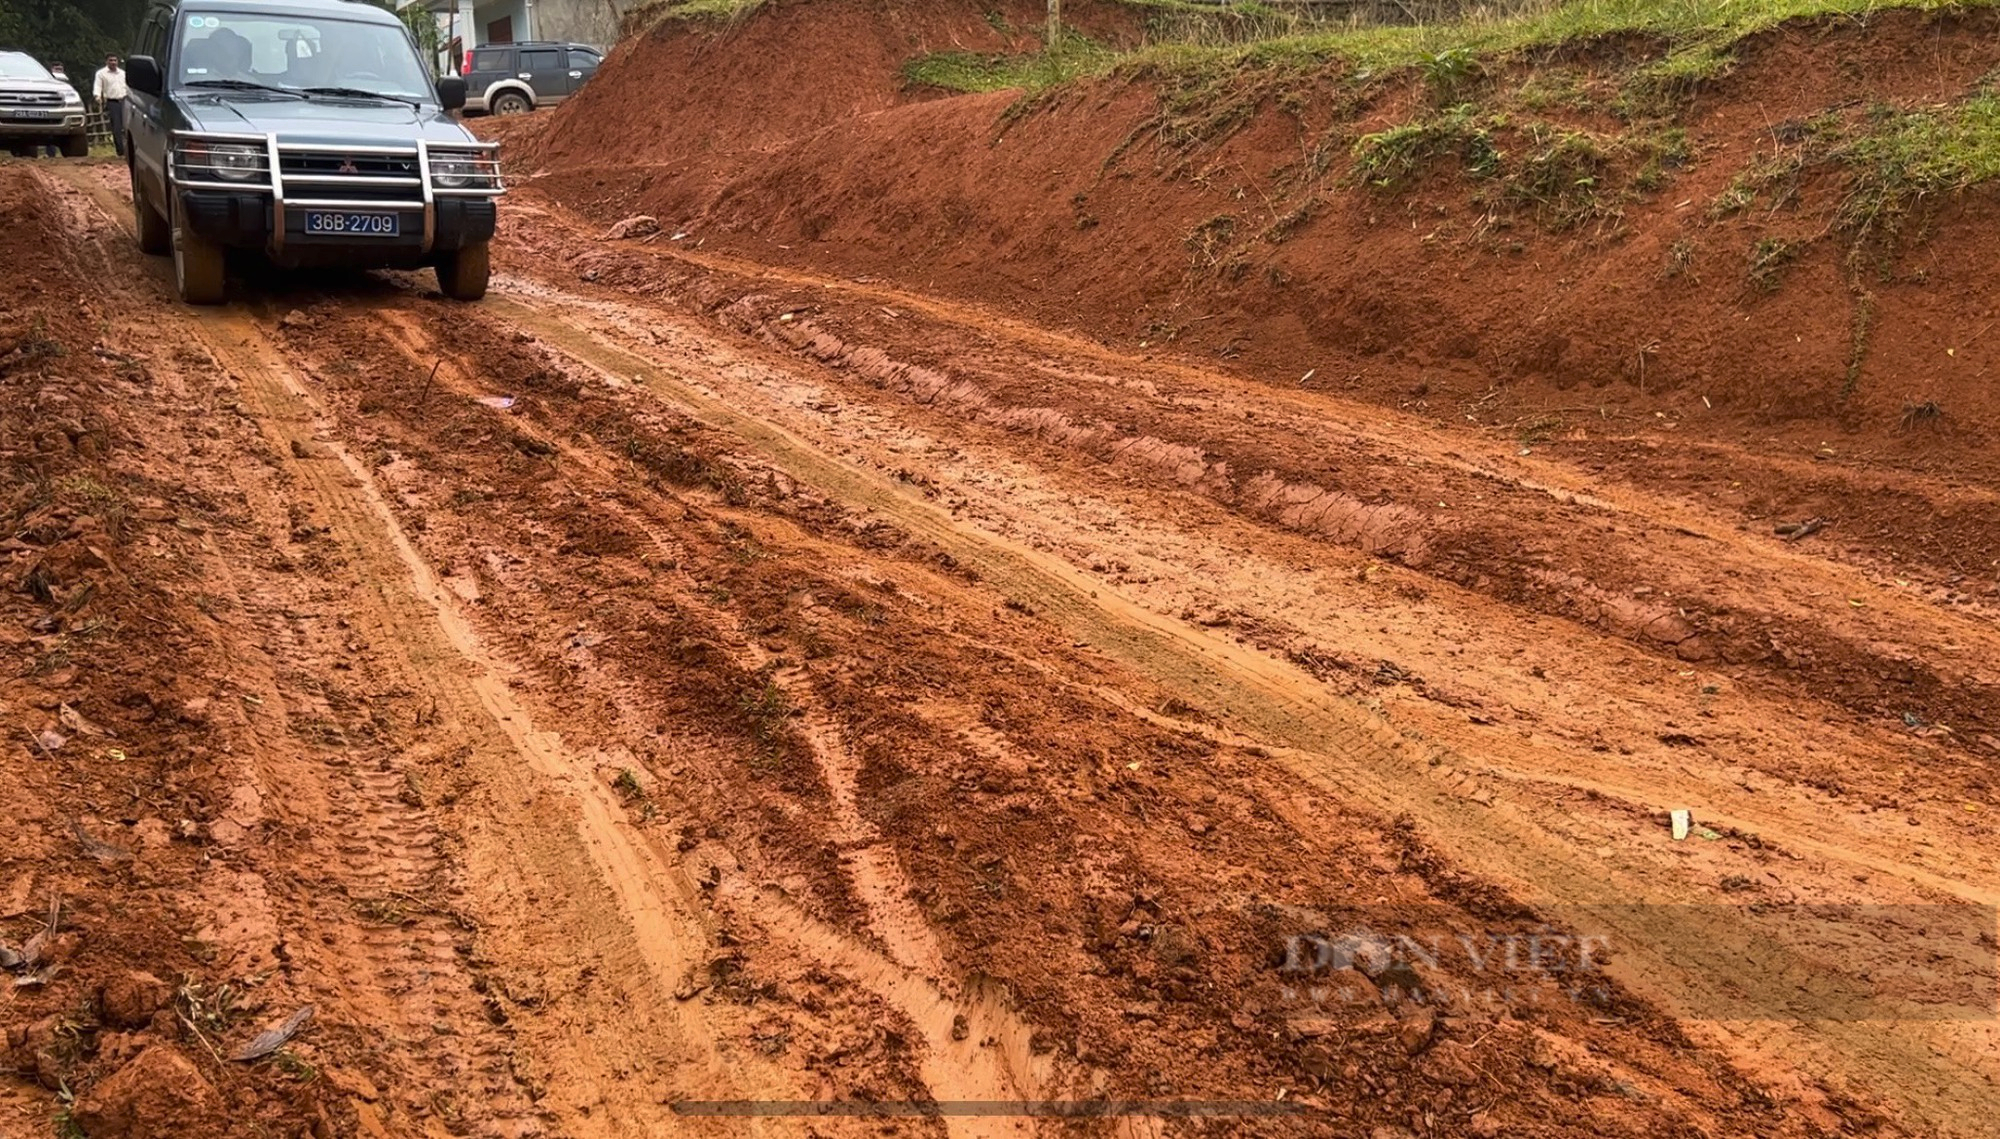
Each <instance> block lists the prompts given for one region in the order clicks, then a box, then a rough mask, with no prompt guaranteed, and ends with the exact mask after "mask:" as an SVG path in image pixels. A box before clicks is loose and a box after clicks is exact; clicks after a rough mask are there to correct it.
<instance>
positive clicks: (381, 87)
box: [173, 12, 435, 103]
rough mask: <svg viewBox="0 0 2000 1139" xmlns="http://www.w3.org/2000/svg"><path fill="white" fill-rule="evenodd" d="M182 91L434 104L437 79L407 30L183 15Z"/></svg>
mask: <svg viewBox="0 0 2000 1139" xmlns="http://www.w3.org/2000/svg"><path fill="white" fill-rule="evenodd" d="M180 25H181V29H180V40H179V43H178V46H177V47H176V49H175V51H174V64H173V74H174V85H175V86H176V87H180V88H187V87H195V88H200V87H217V88H223V87H237V88H244V87H246V86H247V85H248V84H260V85H263V86H268V87H279V88H284V89H288V90H304V89H308V88H321V87H339V88H349V89H351V91H350V92H349V93H371V94H376V95H381V96H383V97H385V98H391V99H406V100H415V101H420V102H426V103H427V102H430V101H432V100H433V99H434V97H435V96H434V95H433V93H432V90H431V82H430V76H429V74H428V73H427V72H426V71H425V70H424V65H423V63H422V61H420V60H419V59H418V58H417V50H416V47H415V46H414V45H413V44H411V42H410V37H409V33H407V32H405V31H404V30H403V27H402V25H400V24H369V23H362V22H360V21H357V20H343V19H340V18H338V17H335V16H321V15H296V16H294V15H279V14H276V13H271V12H258V13H248V12H197V13H190V14H188V15H185V16H182V17H181V21H180Z"/></svg>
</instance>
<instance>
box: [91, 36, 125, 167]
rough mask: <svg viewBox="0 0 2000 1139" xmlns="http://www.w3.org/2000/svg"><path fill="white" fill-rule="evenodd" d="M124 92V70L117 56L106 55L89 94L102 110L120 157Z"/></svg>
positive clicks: (122, 137) (122, 144) (122, 136)
mask: <svg viewBox="0 0 2000 1139" xmlns="http://www.w3.org/2000/svg"><path fill="white" fill-rule="evenodd" d="M125 94H126V92H125V72H124V71H123V70H122V69H120V68H119V66H118V57H117V56H115V55H107V56H105V57H104V66H103V67H102V68H100V69H99V70H98V72H97V79H96V80H95V81H94V82H93V83H92V84H91V86H90V95H91V98H93V99H96V100H97V105H98V107H100V108H102V109H103V111H104V126H105V128H106V129H107V130H109V131H110V132H111V145H112V148H113V149H115V150H117V151H118V157H120V158H123V157H125Z"/></svg>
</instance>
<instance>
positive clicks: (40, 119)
mask: <svg viewBox="0 0 2000 1139" xmlns="http://www.w3.org/2000/svg"><path fill="white" fill-rule="evenodd" d="M51 143H53V144H55V145H57V146H60V147H62V152H63V153H64V154H65V155H67V156H69V157H71V158H82V157H83V156H84V155H86V154H89V153H90V135H89V133H88V132H87V130H86V128H85V126H84V113H83V96H81V95H79V94H77V93H76V88H74V87H71V86H70V85H69V84H67V83H65V82H63V81H62V80H60V79H57V78H56V77H55V76H53V75H50V74H49V69H48V68H46V67H43V66H42V65H41V64H40V63H39V62H37V61H36V60H35V57H34V56H31V55H28V54H27V53H25V52H18V51H0V146H4V147H6V148H7V149H8V150H9V151H11V152H13V155H14V157H16V158H27V157H29V156H30V155H32V154H33V153H34V152H35V148H36V147H38V146H46V145H48V144H51Z"/></svg>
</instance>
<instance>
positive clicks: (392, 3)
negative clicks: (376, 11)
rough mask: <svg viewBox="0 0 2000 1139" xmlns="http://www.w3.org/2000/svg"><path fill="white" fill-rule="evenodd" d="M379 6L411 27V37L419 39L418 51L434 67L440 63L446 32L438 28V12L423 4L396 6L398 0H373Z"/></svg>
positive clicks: (404, 24)
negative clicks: (439, 56) (439, 55)
mask: <svg viewBox="0 0 2000 1139" xmlns="http://www.w3.org/2000/svg"><path fill="white" fill-rule="evenodd" d="M373 2H374V4H375V6H376V7H378V8H387V9H388V10H389V11H391V12H394V13H395V14H396V18H397V19H399V20H401V21H403V26H404V27H406V28H408V29H410V38H411V39H414V40H416V41H417V51H418V52H419V53H420V54H422V55H423V57H424V58H425V59H426V60H428V61H429V62H430V66H431V67H432V68H436V67H437V65H438V53H439V52H442V51H443V50H444V32H443V31H441V30H439V28H438V18H437V13H436V12H433V11H431V10H430V8H428V7H427V6H425V5H423V4H408V5H405V6H403V7H401V8H398V7H396V0H373Z"/></svg>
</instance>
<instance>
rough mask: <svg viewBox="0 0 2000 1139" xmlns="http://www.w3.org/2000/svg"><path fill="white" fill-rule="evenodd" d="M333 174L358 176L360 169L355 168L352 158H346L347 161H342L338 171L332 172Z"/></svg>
mask: <svg viewBox="0 0 2000 1139" xmlns="http://www.w3.org/2000/svg"><path fill="white" fill-rule="evenodd" d="M334 173H336V174H359V173H361V168H360V167H358V166H356V165H354V160H353V159H352V158H348V159H343V160H342V161H341V163H340V169H338V170H336V171H334Z"/></svg>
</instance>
